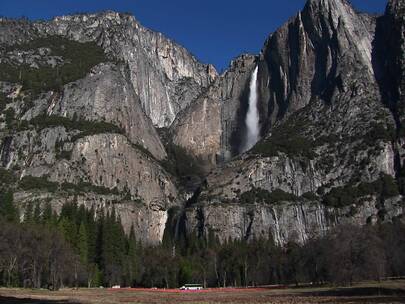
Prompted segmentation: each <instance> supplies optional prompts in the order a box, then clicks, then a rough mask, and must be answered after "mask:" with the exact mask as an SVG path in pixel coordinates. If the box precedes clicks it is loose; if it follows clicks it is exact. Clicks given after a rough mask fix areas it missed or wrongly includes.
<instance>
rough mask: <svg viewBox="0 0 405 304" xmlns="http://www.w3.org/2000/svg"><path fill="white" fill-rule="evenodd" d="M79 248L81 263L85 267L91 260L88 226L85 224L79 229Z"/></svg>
mask: <svg viewBox="0 0 405 304" xmlns="http://www.w3.org/2000/svg"><path fill="white" fill-rule="evenodd" d="M78 248H79V256H80V261H81V262H82V263H83V265H86V264H87V263H88V260H89V244H88V234H87V230H86V226H85V225H84V223H83V222H82V223H81V224H80V228H79V237H78Z"/></svg>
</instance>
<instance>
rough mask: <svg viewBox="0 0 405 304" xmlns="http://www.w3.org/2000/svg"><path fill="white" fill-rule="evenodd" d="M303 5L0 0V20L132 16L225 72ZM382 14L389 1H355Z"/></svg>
mask: <svg viewBox="0 0 405 304" xmlns="http://www.w3.org/2000/svg"><path fill="white" fill-rule="evenodd" d="M305 2H306V1H305V0H0V15H2V16H7V17H21V16H25V17H28V18H30V19H49V18H51V17H53V16H57V15H64V14H71V13H77V12H95V11H101V10H107V9H110V10H116V11H120V12H131V13H132V14H133V15H135V17H136V18H137V19H138V20H139V21H140V22H141V23H142V24H143V25H145V26H147V27H149V28H151V29H153V30H157V31H160V32H162V33H164V34H165V35H166V36H168V37H170V38H172V39H174V40H175V41H177V42H178V43H180V44H182V45H183V46H185V47H186V48H187V49H189V50H190V51H191V52H192V53H193V54H194V55H195V56H196V57H197V58H198V59H199V60H201V61H203V62H205V63H212V64H214V65H215V66H216V67H217V68H218V70H222V69H223V68H226V67H227V66H228V64H229V62H230V60H231V59H232V58H234V57H236V56H237V55H239V54H241V53H244V52H249V53H258V52H259V51H260V49H261V47H262V45H263V43H264V40H265V39H266V37H267V36H268V35H269V34H270V33H271V32H273V31H274V30H276V29H277V28H278V27H279V26H280V25H282V24H283V23H284V22H285V21H287V20H288V19H289V18H290V17H292V16H293V15H294V14H296V13H297V12H298V11H299V10H300V9H302V8H303V6H304V4H305ZM351 2H352V3H353V5H354V6H355V7H356V8H357V9H358V10H361V11H367V12H372V13H382V12H383V11H384V8H385V6H386V2H387V1H386V0H352V1H351Z"/></svg>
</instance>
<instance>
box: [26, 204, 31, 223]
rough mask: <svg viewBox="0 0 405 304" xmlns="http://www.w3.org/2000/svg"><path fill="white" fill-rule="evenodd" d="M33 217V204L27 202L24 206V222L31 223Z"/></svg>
mask: <svg viewBox="0 0 405 304" xmlns="http://www.w3.org/2000/svg"><path fill="white" fill-rule="evenodd" d="M32 218H33V205H32V202H29V203H27V204H26V206H25V212H24V223H31V222H32Z"/></svg>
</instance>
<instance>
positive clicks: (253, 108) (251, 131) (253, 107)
mask: <svg viewBox="0 0 405 304" xmlns="http://www.w3.org/2000/svg"><path fill="white" fill-rule="evenodd" d="M258 70H259V67H258V66H256V68H255V70H254V71H253V74H252V78H251V79H250V87H249V89H250V92H249V108H248V112H247V114H246V120H245V123H246V138H245V142H244V145H243V149H242V152H246V151H248V150H250V149H251V148H253V146H254V145H255V144H256V143H257V142H258V141H259V136H260V134H259V133H260V128H259V113H258V111H257V99H258V96H257V95H258V94H257V72H258Z"/></svg>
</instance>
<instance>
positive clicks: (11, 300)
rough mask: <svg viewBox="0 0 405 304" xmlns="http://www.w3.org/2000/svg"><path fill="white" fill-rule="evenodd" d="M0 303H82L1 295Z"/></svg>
mask: <svg viewBox="0 0 405 304" xmlns="http://www.w3.org/2000/svg"><path fill="white" fill-rule="evenodd" d="M0 303H7V304H80V303H79V302H71V301H68V300H41V299H29V298H26V299H19V298H13V297H3V296H0Z"/></svg>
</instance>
